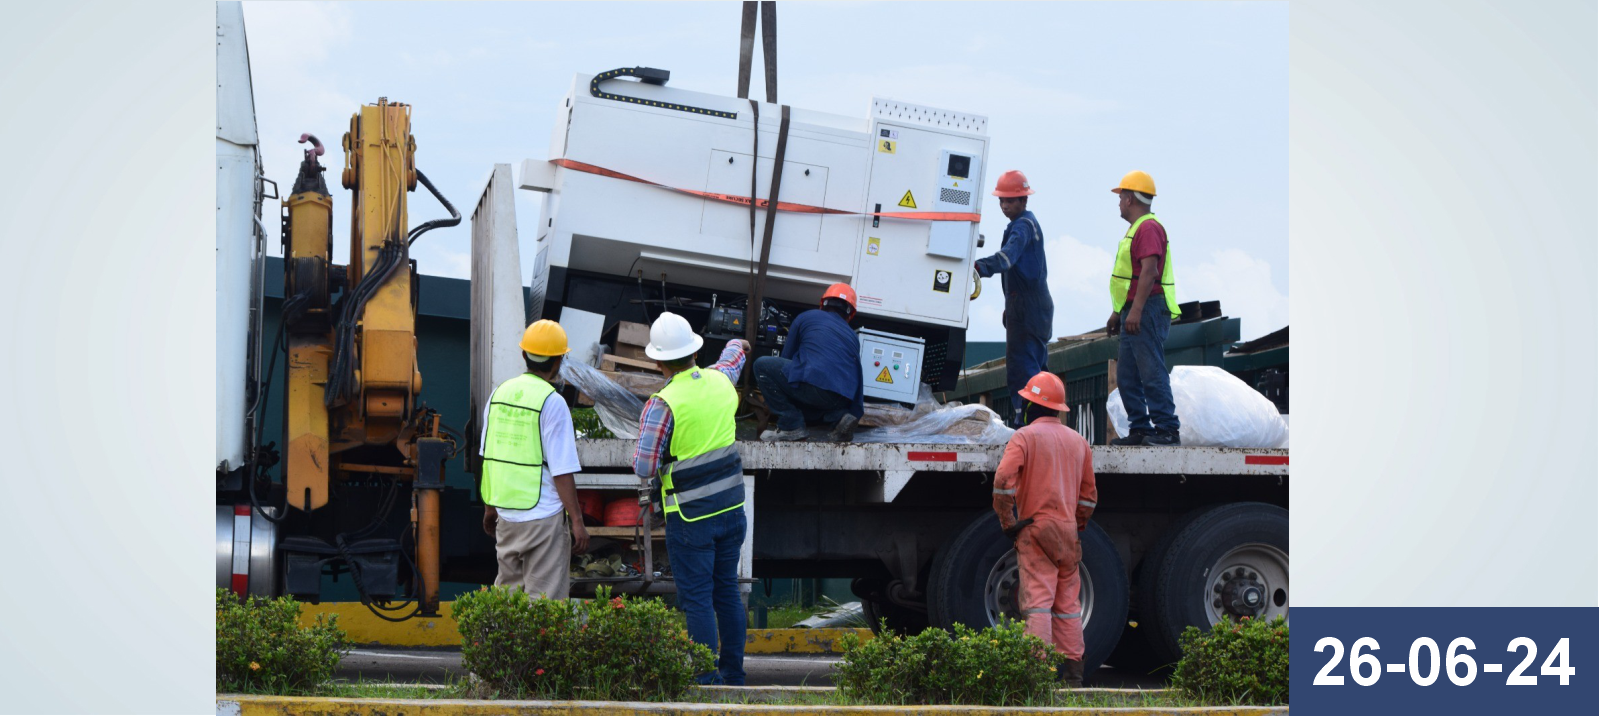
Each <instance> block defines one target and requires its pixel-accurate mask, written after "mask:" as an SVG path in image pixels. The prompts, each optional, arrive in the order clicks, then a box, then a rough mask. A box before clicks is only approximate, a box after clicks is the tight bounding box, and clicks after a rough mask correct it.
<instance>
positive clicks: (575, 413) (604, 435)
mask: <svg viewBox="0 0 1599 716" xmlns="http://www.w3.org/2000/svg"><path fill="white" fill-rule="evenodd" d="M572 427H573V428H574V429H575V430H576V432H577V436H578V437H580V438H594V439H596V440H600V439H607V440H608V439H610V438H614V437H616V436H615V435H612V434H611V431H610V430H607V429H606V427H605V423H602V422H600V414H599V413H596V412H594V409H593V408H573V409H572Z"/></svg>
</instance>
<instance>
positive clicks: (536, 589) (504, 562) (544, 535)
mask: <svg viewBox="0 0 1599 716" xmlns="http://www.w3.org/2000/svg"><path fill="white" fill-rule="evenodd" d="M494 553H495V555H496V556H497V557H498V558H499V562H500V572H499V574H498V575H496V576H495V578H494V583H495V584H496V585H510V586H518V587H521V588H522V591H524V592H527V593H528V594H529V595H531V596H532V597H533V598H534V599H537V598H539V597H540V596H543V597H545V598H548V599H566V598H567V596H568V595H569V594H570V590H571V585H570V583H569V582H568V581H567V577H568V576H569V574H570V570H571V563H572V537H571V532H570V530H568V528H567V526H566V513H565V512H558V513H556V514H554V515H551V516H549V517H546V518H544V519H542V520H533V521H531V522H507V521H505V520H499V521H498V522H496V523H495V526H494Z"/></svg>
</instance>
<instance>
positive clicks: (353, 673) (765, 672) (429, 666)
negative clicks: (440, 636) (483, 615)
mask: <svg viewBox="0 0 1599 716" xmlns="http://www.w3.org/2000/svg"><path fill="white" fill-rule="evenodd" d="M838 660H839V657H838V656H836V655H832V654H817V655H801V654H747V655H745V657H744V673H745V678H746V683H747V684H748V685H749V686H832V685H833V681H832V678H831V676H830V672H831V669H832V666H833V664H836V663H838ZM465 676H466V671H465V670H464V669H462V668H461V651H460V650H459V649H421V648H367V647H363V648H358V649H355V650H353V651H351V652H350V653H348V654H346V655H345V657H344V660H343V661H341V662H339V670H338V673H337V677H338V678H341V679H347V680H350V681H388V682H393V683H422V684H442V683H448V682H451V681H454V680H456V679H460V678H463V677H465ZM1086 685H1087V686H1099V687H1113V688H1135V687H1138V688H1146V689H1153V688H1161V687H1164V686H1165V685H1166V684H1165V681H1164V680H1163V679H1159V678H1154V677H1149V676H1142V675H1137V674H1126V673H1122V672H1118V671H1116V670H1115V669H1109V668H1105V669H1100V670H1099V671H1097V672H1095V674H1094V675H1093V676H1092V677H1090V678H1089V679H1088V683H1087V684H1086Z"/></svg>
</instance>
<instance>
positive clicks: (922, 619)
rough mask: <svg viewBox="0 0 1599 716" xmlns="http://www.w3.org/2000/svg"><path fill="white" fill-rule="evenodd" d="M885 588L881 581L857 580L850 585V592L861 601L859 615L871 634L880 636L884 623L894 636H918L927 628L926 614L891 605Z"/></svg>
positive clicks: (885, 583) (884, 583) (886, 585)
mask: <svg viewBox="0 0 1599 716" xmlns="http://www.w3.org/2000/svg"><path fill="white" fill-rule="evenodd" d="M887 587H888V583H887V582H886V581H885V580H882V579H857V580H855V581H854V582H853V583H851V584H850V589H851V591H853V592H854V593H855V596H857V597H860V599H861V613H862V614H863V615H864V616H865V617H866V622H867V623H868V624H870V625H871V628H872V633H873V634H881V633H882V630H883V622H885V621H886V622H888V629H889V631H892V632H894V633H896V634H920V633H921V632H922V630H923V629H926V628H927V613H926V612H919V611H916V610H915V609H911V608H909V607H904V606H900V605H898V604H895V603H893V602H892V601H890V600H889V598H888V595H887V594H885V591H886V589H887Z"/></svg>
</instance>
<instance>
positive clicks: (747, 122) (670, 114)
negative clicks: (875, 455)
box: [520, 68, 988, 400]
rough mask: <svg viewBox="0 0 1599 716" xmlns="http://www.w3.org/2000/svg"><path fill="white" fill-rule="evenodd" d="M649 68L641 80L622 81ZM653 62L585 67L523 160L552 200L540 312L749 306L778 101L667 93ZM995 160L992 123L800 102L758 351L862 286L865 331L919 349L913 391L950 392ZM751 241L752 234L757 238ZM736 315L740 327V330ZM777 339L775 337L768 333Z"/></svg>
mask: <svg viewBox="0 0 1599 716" xmlns="http://www.w3.org/2000/svg"><path fill="white" fill-rule="evenodd" d="M628 76H632V77H638V78H640V79H641V80H642V81H632V80H630V79H624V77H628ZM667 78H668V74H667V73H666V72H664V71H660V70H652V69H649V68H634V69H628V70H614V71H611V72H607V73H601V74H600V75H597V76H591V75H578V76H577V78H576V79H575V80H574V81H573V84H572V89H571V92H570V93H569V94H568V95H567V96H566V98H565V99H564V100H562V102H561V106H560V109H559V116H558V119H557V121H556V123H555V131H554V136H553V137H552V138H551V142H550V150H549V156H548V157H547V158H539V159H529V160H527V161H526V162H524V164H523V167H522V176H521V182H520V184H521V188H523V189H529V190H533V191H540V192H545V193H546V195H545V197H544V204H543V217H542V220H541V221H540V226H539V227H538V237H537V243H536V245H535V246H533V247H532V250H533V251H534V252H535V253H536V256H537V257H538V258H537V260H536V266H537V268H536V269H535V275H534V276H533V281H532V283H533V287H532V293H531V295H532V302H533V305H532V306H530V308H531V309H532V314H531V316H532V317H534V318H537V317H540V316H543V317H551V318H553V317H557V316H559V315H560V311H561V309H562V308H564V307H568V306H569V307H572V308H576V309H581V310H585V311H591V312H595V313H601V314H604V315H606V316H607V318H608V320H609V321H611V322H615V321H617V320H630V321H645V322H647V321H649V320H651V319H652V318H653V317H654V316H656V315H658V314H659V313H660V312H661V311H662V310H672V311H674V312H677V313H681V314H683V315H685V316H686V317H688V318H689V320H690V322H691V323H693V324H694V325H696V326H697V327H704V326H705V325H706V323H707V322H709V320H710V317H711V313H712V310H713V309H715V308H717V307H718V306H723V307H733V308H734V310H735V311H740V312H738V313H737V314H736V315H735V316H734V317H735V318H739V319H742V318H743V317H744V315H745V314H746V313H755V312H751V311H749V310H748V307H747V306H743V307H738V302H739V301H747V296H748V294H749V292H750V288H751V286H752V273H754V269H753V268H752V267H753V266H755V265H756V264H757V263H758V262H759V259H760V256H761V253H762V252H761V246H760V241H761V239H762V237H763V236H764V228H765V225H766V216H765V214H766V209H764V208H763V209H760V210H758V211H757V212H756V217H755V221H754V231H753V232H752V230H751V218H750V208H749V197H750V196H751V188H752V187H751V184H752V171H753V183H754V184H755V187H754V189H755V191H754V196H755V198H756V200H757V205H758V206H765V202H766V201H768V200H770V199H771V195H770V187H771V183H772V168H773V166H774V164H775V156H776V152H777V149H778V144H779V141H778V140H779V136H778V135H779V130H780V125H781V111H780V107H778V106H777V105H770V104H764V103H763V104H761V105H760V110H759V123H758V127H759V137H758V138H757V137H756V131H755V130H756V128H757V121H756V112H755V111H754V110H753V108H752V107H751V104H750V101H749V100H744V99H737V98H733V97H724V96H718V95H711V94H704V93H699V92H689V91H685V90H680V89H675V88H672V87H668V86H666V80H667ZM987 153H988V138H987V119H986V118H984V117H981V116H977V115H973V114H969V113H965V112H955V111H950V110H943V109H935V108H932V107H924V106H919V105H914V104H910V103H907V102H899V101H895V100H888V99H874V100H873V101H872V107H871V113H870V115H869V116H868V117H866V118H864V119H861V118H850V117H842V116H838V115H832V114H824V113H820V112H812V111H807V110H803V109H798V108H791V109H790V121H789V127H788V132H787V137H786V148H785V151H784V156H783V168H782V174H781V180H780V183H779V184H780V186H779V195H778V196H777V197H776V200H777V202H778V203H779V209H780V210H779V213H778V216H777V219H776V222H775V224H774V227H773V231H772V235H771V244H770V248H769V261H768V265H767V267H766V273H765V280H764V284H763V286H762V288H761V290H760V291H759V293H760V294H761V295H762V296H763V298H764V299H765V300H764V301H763V310H762V311H760V312H759V318H758V319H755V318H752V319H751V320H758V321H759V323H758V327H759V329H760V330H759V331H758V336H759V337H760V340H757V341H756V348H757V353H765V352H772V351H776V350H777V349H778V346H779V345H780V341H779V340H776V338H778V337H780V335H781V327H782V326H781V325H779V324H780V323H781V324H783V325H786V320H784V319H786V317H787V316H790V315H792V314H793V313H795V312H797V311H800V310H804V309H806V308H810V307H814V306H815V305H816V303H817V301H818V299H819V298H820V297H821V295H822V292H823V290H825V289H826V287H827V286H828V285H829V284H831V283H834V282H840V281H842V282H848V283H850V284H851V285H853V286H854V287H855V289H856V291H857V292H858V294H859V296H860V299H859V303H860V306H859V309H860V316H859V317H858V318H857V319H856V322H855V323H856V325H857V326H865V327H867V328H871V329H874V330H878V331H883V332H886V333H891V334H895V335H899V336H902V337H906V338H910V339H919V340H921V341H924V342H925V345H926V355H925V356H923V358H924V360H923V361H922V367H923V368H925V372H924V373H923V374H921V375H919V376H915V377H914V379H913V380H912V381H911V382H912V383H913V390H912V393H911V395H912V397H911V400H914V395H915V393H914V383H915V382H929V383H932V384H934V385H935V386H938V385H941V384H943V385H946V386H947V385H948V384H949V383H951V382H952V381H953V379H954V375H955V373H956V371H957V370H958V368H959V364H960V359H961V357H962V355H963V354H964V352H965V331H966V321H967V304H968V302H969V299H970V296H971V294H972V293H973V290H974V286H973V283H972V282H973V281H974V280H975V279H974V276H973V273H972V270H971V267H972V261H973V259H974V256H973V252H974V251H975V250H976V247H977V243H978V239H979V237H978V232H977V223H976V217H977V214H978V213H979V211H980V209H981V197H982V196H983V193H982V192H981V191H980V187H982V186H983V183H984V178H983V176H984V170H985V164H986V158H987ZM752 233H753V234H754V236H753V238H752ZM740 325H742V324H740ZM768 335H772V336H773V337H774V340H773V341H772V342H770V343H767V342H766V341H765V337H766V336H768Z"/></svg>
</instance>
